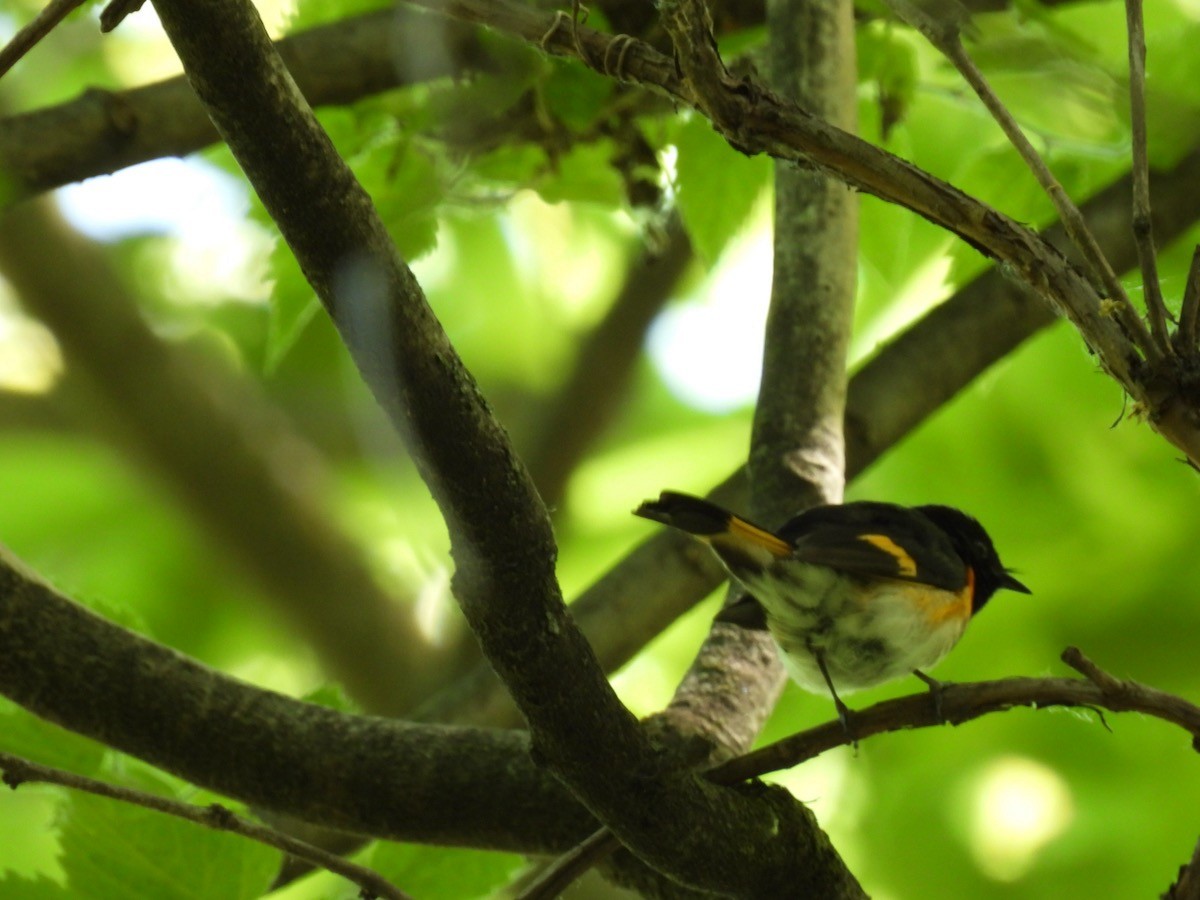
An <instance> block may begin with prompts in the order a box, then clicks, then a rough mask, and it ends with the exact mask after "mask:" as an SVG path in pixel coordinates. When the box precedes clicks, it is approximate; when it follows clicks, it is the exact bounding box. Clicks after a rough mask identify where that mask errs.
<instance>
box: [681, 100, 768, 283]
mask: <svg viewBox="0 0 1200 900" xmlns="http://www.w3.org/2000/svg"><path fill="white" fill-rule="evenodd" d="M675 146H676V148H677V149H678V151H679V161H678V166H677V173H678V190H679V212H680V214H681V215H682V216H683V222H684V225H685V226H686V227H687V230H688V234H689V235H691V238H692V243H693V244H694V245H695V247H696V252H697V253H699V254H700V256H701V257H703V258H704V260H705V261H706V262H708V263H709V264H710V265H711V264H712V263H714V262H716V260H717V257H719V256H720V255H721V251H722V250H724V249H725V245H726V244H728V243H729V240H730V239H731V238H732V237H733V236H734V235H735V234H737V233H738V231H739V230H741V228H742V226H743V225H745V223H746V219H747V217H748V216H749V215H750V212H751V210H752V209H753V208H754V202H755V200H757V199H758V196H759V194H761V193H762V191H763V190H764V189H765V188H766V187H767V185H768V184H769V182H770V179H771V172H772V168H771V161H770V160H769V159H768V158H767V157H765V156H754V157H748V156H744V155H742V154H741V153H738V152H737V151H736V150H734V149H733V148H732V147H730V146H729V144H728V143H727V142H726V140H725V139H724V138H723V137H721V136H720V135H719V134H717V133H716V132H715V131H713V129H712V126H711V125H710V124H709V123H708V120H707V119H704V118H703V117H701V116H691V117H689V118H688V119H687V120H685V121H684V122H683V123H682V124H681V125H680V127H679V129H678V131H677V133H676V135H675Z"/></svg>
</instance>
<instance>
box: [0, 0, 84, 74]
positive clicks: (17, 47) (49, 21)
mask: <svg viewBox="0 0 1200 900" xmlns="http://www.w3.org/2000/svg"><path fill="white" fill-rule="evenodd" d="M82 5H83V0H50V2H49V3H48V4H47V5H46V8H45V9H43V10H42V11H41V12H40V13H38V14H37V15H36V16H34V17H33V21H32V22H30V23H29V24H28V25H26V26H25V27H24V28H22V29H21V30H20V31H18V32H17V33H16V34H15V35H13V39H12V40H11V41H9V42H8V44H7V45H6V46H5V47H4V49H2V50H0V78H2V77H4V75H5V73H6V72H8V70H9V69H11V68H12V67H13V66H15V65H16V64H17V63H18V62H19V61H20V59H21V57H23V56H24V55H25V54H26V53H28V52H29V51H30V50H32V49H33V48H34V47H36V46H37V44H38V42H39V41H40V40H41V39H42V38H44V37H45V36H46V35H48V34H49V33H50V32H51V31H53V30H54V28H55V27H56V26H57V25H58V23H59V22H61V21H62V20H63V19H65V18H66V17H67V16H69V15H70V14H71V13H73V12H74V11H75V10H77V9H78V8H79V7H80V6H82Z"/></svg>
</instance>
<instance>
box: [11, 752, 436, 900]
mask: <svg viewBox="0 0 1200 900" xmlns="http://www.w3.org/2000/svg"><path fill="white" fill-rule="evenodd" d="M0 770H3V772H4V775H3V781H4V783H5V784H7V785H8V786H9V787H10V788H12V789H13V790H16V789H17V788H18V787H19V786H20V785H22V784H25V783H27V782H42V783H45V784H58V785H62V786H63V787H67V788H72V789H73V790H77V791H84V792H86V793H89V794H95V795H96V796H98V797H108V798H109V799H111V800H119V801H121V802H122V803H130V804H133V805H134V806H141V807H145V808H146V809H152V810H154V811H155V812H160V813H165V814H166V815H168V816H175V817H176V818H179V819H185V820H186V821H188V822H194V823H195V824H197V825H203V826H205V827H206V828H212V829H214V830H216V831H230V832H232V833H234V834H240V835H241V836H242V837H245V838H249V839H250V840H252V841H258V842H259V843H260V844H266V845H267V846H268V847H274V848H275V849H277V850H282V851H283V852H284V853H289V854H291V855H292V856H297V857H300V858H301V859H305V860H307V861H308V862H311V863H312V864H313V865H316V866H321V867H322V868H325V869H328V870H329V871H330V872H333V873H334V874H335V875H341V876H342V877H343V878H345V879H347V880H348V881H352V882H354V883H355V884H357V885H358V886H359V887H360V888H361V889H362V896H363V897H387V898H391V900H412V898H410V897H409V895H408V894H406V893H404V892H403V891H401V890H400V889H399V888H397V887H395V886H394V885H392V884H391V883H390V882H389V881H387V880H386V879H385V878H384V877H383V876H382V875H380V874H379V873H377V872H374V871H372V870H371V869H368V868H367V867H365V866H360V865H358V864H357V863H352V862H350V861H349V860H348V859H344V858H342V857H340V856H338V855H336V854H334V853H329V852H327V851H325V850H322V849H321V848H320V847H314V846H313V845H312V844H309V843H306V842H304V841H301V840H297V839H296V838H294V837H291V836H290V835H286V834H283V833H282V832H279V831H275V830H274V829H273V828H267V827H266V826H265V825H259V824H258V823H256V822H251V821H250V820H248V819H245V818H242V817H241V816H239V815H236V814H235V813H233V812H231V811H230V810H229V809H227V808H226V807H224V806H222V805H221V804H219V803H211V804H209V805H208V806H199V805H197V804H194V803H182V802H180V801H178V800H171V799H168V798H167V797H159V796H157V795H155V794H148V793H146V792H145V791H138V790H134V789H133V788H127V787H121V786H120V785H115V784H108V783H107V782H104V781H97V780H96V779H94V778H88V777H86V776H84V775H77V774H75V773H74V772H67V771H64V770H62V769H55V768H52V767H50V766H43V765H40V764H38V763H35V762H30V761H29V760H27V759H23V758H21V757H19V756H12V755H10V754H8V753H2V752H0Z"/></svg>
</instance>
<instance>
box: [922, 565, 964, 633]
mask: <svg viewBox="0 0 1200 900" xmlns="http://www.w3.org/2000/svg"><path fill="white" fill-rule="evenodd" d="M974 594H975V570H974V569H972V568H971V567H970V566H967V583H966V585H965V586H964V587H963V589H962V590H961V591H959V592H958V593H957V594H952V593H951V592H950V591H942V590H938V589H936V588H931V589H930V590H929V591H928V592H926V593H924V594H922V595H921V599H920V602H921V606H922V608H923V609H924V611H925V615H926V616H928V617H929V621H930V623H931V624H934V625H941V624H943V623H945V622H949V621H958V620H960V619H969V618H971V599H972V597H973V596H974ZM947 597H953V598H954V600H953V601H952V602H949V603H948V602H946V598H947Z"/></svg>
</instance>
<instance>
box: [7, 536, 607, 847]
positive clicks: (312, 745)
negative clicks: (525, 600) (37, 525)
mask: <svg viewBox="0 0 1200 900" xmlns="http://www.w3.org/2000/svg"><path fill="white" fill-rule="evenodd" d="M0 693H3V694H4V695H5V696H7V697H9V698H10V699H11V700H13V701H14V702H16V703H19V704H20V705H21V706H23V707H25V708H26V709H28V710H29V711H30V712H32V713H34V714H35V715H38V716H41V717H42V718H44V719H48V720H49V721H51V722H54V723H56V724H59V725H62V726H63V727H64V728H69V729H71V730H72V731H74V732H76V733H78V734H82V735H85V736H86V737H90V738H93V739H94V740H98V741H101V742H103V743H105V744H107V745H108V746H109V747H112V748H114V749H116V750H120V751H122V752H125V753H129V754H132V755H134V756H136V757H138V758H139V759H142V760H145V761H146V762H148V763H150V764H152V765H155V766H159V767H160V768H162V769H165V770H166V771H168V772H171V773H173V774H175V775H177V776H179V777H180V778H183V779H186V780H187V781H190V782H191V783H193V784H196V785H199V786H201V787H204V788H207V789H209V790H212V791H216V792H218V793H221V794H224V795H226V796H229V797H234V798H237V799H238V800H241V801H242V802H244V803H246V804H248V805H251V806H255V807H262V808H266V809H269V810H274V811H277V812H281V813H286V814H288V815H292V816H295V817H297V818H300V819H303V820H305V821H308V822H313V823H319V824H323V825H327V826H329V827H334V828H341V829H344V830H347V831H354V832H358V833H362V834H370V835H374V836H376V837H387V838H394V839H398V840H418V841H424V842H429V843H443V844H453V845H469V846H475V847H484V848H491V849H498V850H515V851H518V852H534V853H545V852H557V851H561V850H564V849H566V848H567V847H568V846H570V844H571V843H572V841H573V840H577V839H579V838H581V837H583V836H584V835H585V834H587V833H589V832H590V831H591V830H593V829H594V828H595V820H594V819H593V818H592V817H591V816H590V815H588V814H587V813H586V812H585V811H584V810H583V809H582V808H580V807H579V806H578V805H577V804H576V803H575V802H574V801H573V800H572V798H571V796H570V795H569V794H568V793H567V792H566V791H565V790H564V789H563V788H562V787H561V786H559V785H558V784H556V783H555V782H554V780H553V779H551V778H549V777H547V776H546V775H545V774H544V773H543V772H540V771H538V769H537V767H536V766H535V765H534V764H533V763H532V761H531V760H530V759H529V741H528V738H527V736H526V735H524V734H523V733H520V732H516V731H484V730H479V729H465V728H447V727H444V726H429V725H413V724H410V723H404V722H399V721H397V720H394V719H382V718H372V717H367V716H355V715H349V714H346V713H340V712H337V711H335V710H331V709H327V708H325V707H321V706H314V705H312V704H308V703H301V702H300V701H297V700H292V699H290V698H288V697H284V696H282V695H280V694H276V693H274V692H272V691H264V690H260V689H258V688H254V687H251V686H249V685H247V684H244V683H242V682H240V681H237V680H236V679H233V678H230V677H228V676H225V675H222V674H220V673H217V672H214V671H213V670H211V669H208V668H206V667H205V666H202V665H200V664H199V663H197V662H195V661H193V660H191V659H188V658H187V657H185V656H183V655H182V654H179V653H177V652H175V651H174V650H171V649H169V648H166V647H163V646H161V645H159V644H156V643H154V642H152V641H149V640H147V639H146V638H143V637H140V636H138V635H135V634H133V633H132V632H129V631H126V630H125V629H122V628H120V627H118V626H117V625H114V624H112V623H111V622H108V621H106V620H104V619H102V618H100V617H99V616H96V615H94V614H93V613H91V612H89V611H88V610H86V609H84V608H83V607H81V606H78V605H77V604H75V603H72V602H71V601H70V600H68V599H67V598H66V597H64V596H62V595H61V594H59V593H58V592H56V591H55V590H54V589H52V588H50V587H49V586H47V585H46V584H44V583H42V582H41V581H39V580H38V579H37V578H36V576H33V575H32V574H31V573H29V572H28V570H26V569H25V568H24V567H23V566H22V565H21V564H20V563H19V562H17V561H16V560H14V559H13V558H12V557H11V556H10V555H8V554H7V552H3V553H0Z"/></svg>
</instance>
